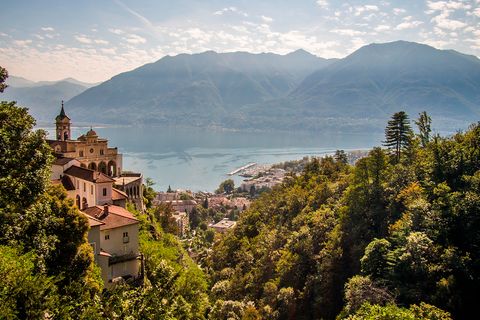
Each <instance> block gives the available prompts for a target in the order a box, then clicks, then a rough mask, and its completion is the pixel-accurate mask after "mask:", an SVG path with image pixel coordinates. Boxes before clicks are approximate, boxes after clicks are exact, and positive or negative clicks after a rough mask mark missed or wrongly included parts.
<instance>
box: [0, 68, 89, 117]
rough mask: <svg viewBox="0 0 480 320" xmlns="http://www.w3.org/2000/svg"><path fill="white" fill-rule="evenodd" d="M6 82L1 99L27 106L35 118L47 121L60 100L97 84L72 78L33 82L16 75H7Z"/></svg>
mask: <svg viewBox="0 0 480 320" xmlns="http://www.w3.org/2000/svg"><path fill="white" fill-rule="evenodd" d="M6 82H7V85H8V87H7V89H6V90H5V91H4V93H3V94H2V95H1V96H0V99H1V100H7V101H12V100H13V101H17V103H18V104H19V105H21V106H25V107H28V108H29V109H30V113H31V114H32V115H33V116H34V117H35V118H36V119H37V120H39V121H48V122H51V121H52V115H55V114H56V113H58V110H59V105H60V101H62V100H65V101H66V100H69V99H71V98H73V97H74V96H76V95H79V94H80V93H82V92H83V91H85V90H86V89H88V88H90V87H92V86H95V85H97V84H94V83H86V82H82V81H79V80H76V79H73V78H67V79H63V80H60V81H39V82H34V81H31V80H28V79H25V78H22V77H16V76H9V77H8V78H7V81H6Z"/></svg>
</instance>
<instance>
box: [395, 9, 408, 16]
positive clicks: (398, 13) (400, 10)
mask: <svg viewBox="0 0 480 320" xmlns="http://www.w3.org/2000/svg"><path fill="white" fill-rule="evenodd" d="M405 12H407V10H405V9H402V8H393V14H394V15H396V16H398V15H401V14H404V13H405Z"/></svg>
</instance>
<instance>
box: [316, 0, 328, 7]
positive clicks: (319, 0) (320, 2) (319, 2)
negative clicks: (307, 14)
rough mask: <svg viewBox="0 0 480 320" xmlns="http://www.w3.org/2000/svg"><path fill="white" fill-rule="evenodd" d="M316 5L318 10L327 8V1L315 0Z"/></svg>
mask: <svg viewBox="0 0 480 320" xmlns="http://www.w3.org/2000/svg"><path fill="white" fill-rule="evenodd" d="M317 5H318V6H319V7H320V8H325V7H328V1H327V0H317Z"/></svg>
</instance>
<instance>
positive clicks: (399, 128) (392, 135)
mask: <svg viewBox="0 0 480 320" xmlns="http://www.w3.org/2000/svg"><path fill="white" fill-rule="evenodd" d="M411 137H412V128H411V127H410V120H409V119H408V115H407V114H406V113H405V111H400V112H396V113H395V114H394V115H393V116H392V119H391V120H390V121H388V125H387V127H386V128H385V141H384V142H383V145H384V146H386V147H387V148H389V149H391V150H393V152H394V155H395V160H396V162H397V163H398V162H399V161H400V154H401V152H402V150H403V149H404V148H406V147H408V145H409V144H410V141H411Z"/></svg>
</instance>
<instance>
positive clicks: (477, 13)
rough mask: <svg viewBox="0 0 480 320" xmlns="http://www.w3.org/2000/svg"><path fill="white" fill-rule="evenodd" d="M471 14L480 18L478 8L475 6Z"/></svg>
mask: <svg viewBox="0 0 480 320" xmlns="http://www.w3.org/2000/svg"><path fill="white" fill-rule="evenodd" d="M473 14H474V15H476V16H477V17H479V18H480V8H475V10H473Z"/></svg>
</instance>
